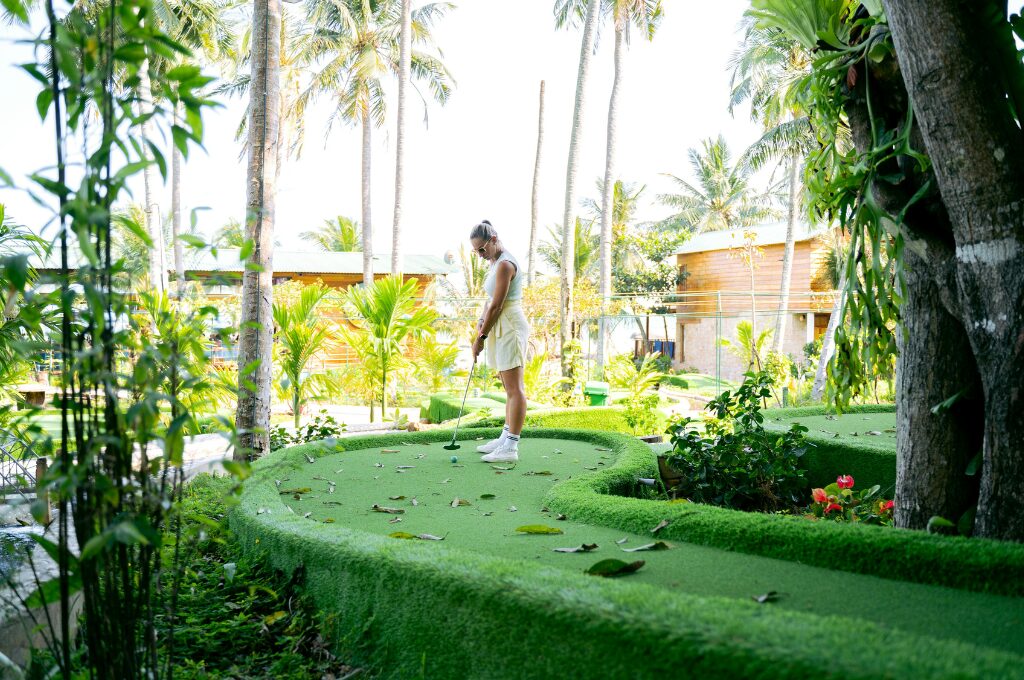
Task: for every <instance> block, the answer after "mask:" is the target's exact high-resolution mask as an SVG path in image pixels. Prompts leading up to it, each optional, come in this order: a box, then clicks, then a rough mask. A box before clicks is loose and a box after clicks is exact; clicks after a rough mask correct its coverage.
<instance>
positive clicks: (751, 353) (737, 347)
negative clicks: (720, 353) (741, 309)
mask: <svg viewBox="0 0 1024 680" xmlns="http://www.w3.org/2000/svg"><path fill="white" fill-rule="evenodd" d="M771 335H772V329H771V328H765V329H764V330H763V331H761V332H760V333H758V334H757V337H756V338H755V337H754V326H753V324H751V323H750V322H749V321H747V320H746V319H744V320H743V321H740V322H739V323H737V324H736V339H735V340H730V339H729V338H722V339H721V340H720V341H719V342H720V344H721V345H722V347H725V348H726V349H728V350H729V351H730V352H732V353H733V354H734V355H736V356H737V357H739V358H740V359H742V360H743V361H746V362H747V363H748V366H751V367H752V366H753V365H754V364H755V363H757V362H760V363H761V364H764V360H765V356H766V354H765V344H766V343H767V342H768V340H769V338H771Z"/></svg>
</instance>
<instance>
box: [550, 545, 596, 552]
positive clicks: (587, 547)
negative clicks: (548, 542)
mask: <svg viewBox="0 0 1024 680" xmlns="http://www.w3.org/2000/svg"><path fill="white" fill-rule="evenodd" d="M552 550H553V552H559V553H578V552H591V551H592V550H597V543H584V544H583V545H578V546H576V547H575V548H552Z"/></svg>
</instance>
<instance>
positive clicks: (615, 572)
mask: <svg viewBox="0 0 1024 680" xmlns="http://www.w3.org/2000/svg"><path fill="white" fill-rule="evenodd" d="M644 564H646V563H645V562H644V561H643V560H637V561H636V562H623V561H622V560H617V559H615V558H614V557H613V558H611V559H607V560H601V561H600V562H598V563H596V564H594V565H592V566H591V567H590V569H587V570H586V571H584V572H583V573H585V574H590V575H591V576H605V577H608V576H621V575H623V574H632V573H633V572H634V571H636V570H638V569H639V568H640V567H642V566H644Z"/></svg>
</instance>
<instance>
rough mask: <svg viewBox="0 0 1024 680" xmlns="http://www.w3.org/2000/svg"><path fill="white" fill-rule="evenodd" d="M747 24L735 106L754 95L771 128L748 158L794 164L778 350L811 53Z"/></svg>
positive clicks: (806, 137)
mask: <svg viewBox="0 0 1024 680" xmlns="http://www.w3.org/2000/svg"><path fill="white" fill-rule="evenodd" d="M744 25H745V28H746V31H745V34H744V39H743V42H742V43H741V44H740V47H739V49H737V50H736V52H735V53H734V54H733V56H732V59H731V60H730V65H731V66H732V69H733V75H732V84H731V90H732V96H731V101H730V102H729V110H730V112H731V111H732V110H733V108H734V107H735V106H737V105H738V104H740V103H742V102H744V101H747V100H749V101H750V103H751V108H750V115H751V117H752V118H753V119H754V120H757V121H758V122H760V123H761V125H762V126H763V127H764V130H765V132H764V135H763V136H762V137H761V139H760V140H758V141H757V142H755V143H754V145H753V146H751V147H750V149H748V150H747V152H746V154H744V157H745V160H746V162H747V163H749V164H750V166H751V167H752V168H754V169H755V170H756V169H760V168H761V167H762V166H763V165H765V164H767V163H769V162H783V161H785V162H788V163H789V178H788V184H789V202H788V215H787V221H786V244H785V249H784V252H783V257H782V282H781V286H780V293H781V297H780V300H779V310H778V316H777V317H776V321H775V335H774V339H773V346H772V349H773V350H774V351H776V352H778V351H780V349H781V347H782V341H783V338H784V337H785V334H786V321H787V317H788V309H789V289H790V282H791V280H792V276H793V252H794V249H795V232H796V216H797V211H798V206H799V199H798V192H799V189H800V180H799V177H800V166H801V165H802V162H803V159H804V158H805V157H806V155H807V153H808V151H810V149H811V146H812V145H813V144H814V138H813V135H812V134H811V126H810V123H809V121H808V117H807V115H806V113H805V112H804V110H803V106H802V105H801V103H800V93H801V92H802V87H801V86H802V84H803V83H804V82H805V78H806V76H807V75H808V74H809V73H810V70H811V55H810V53H808V52H807V50H805V49H804V48H803V47H802V46H801V45H800V43H799V42H797V41H796V40H793V39H792V38H789V37H788V36H787V35H786V34H785V33H784V32H782V31H780V30H777V29H774V28H769V27H765V26H763V25H760V24H759V23H758V22H757V21H756V20H755V18H754V17H752V16H750V15H749V14H748V15H747V16H746V18H745V19H744Z"/></svg>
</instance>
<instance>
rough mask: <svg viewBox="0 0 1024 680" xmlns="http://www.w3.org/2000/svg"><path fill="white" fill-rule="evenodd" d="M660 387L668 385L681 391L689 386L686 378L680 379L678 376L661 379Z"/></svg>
mask: <svg viewBox="0 0 1024 680" xmlns="http://www.w3.org/2000/svg"><path fill="white" fill-rule="evenodd" d="M661 384H662V385H669V386H670V387H679V388H681V389H684V390H685V389H687V388H688V387H689V386H690V383H689V381H687V380H686V378H680V377H679V376H678V375H666V376H663V377H662V378H661Z"/></svg>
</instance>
